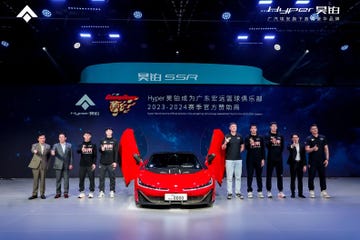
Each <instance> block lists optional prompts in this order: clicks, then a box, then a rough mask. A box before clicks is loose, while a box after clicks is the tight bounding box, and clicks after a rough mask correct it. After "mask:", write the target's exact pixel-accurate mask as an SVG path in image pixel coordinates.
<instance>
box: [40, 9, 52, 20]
mask: <svg viewBox="0 0 360 240" xmlns="http://www.w3.org/2000/svg"><path fill="white" fill-rule="evenodd" d="M41 13H42V15H43V16H44V17H47V18H49V17H51V16H52V13H51V12H50V10H48V9H43V10H42V11H41Z"/></svg>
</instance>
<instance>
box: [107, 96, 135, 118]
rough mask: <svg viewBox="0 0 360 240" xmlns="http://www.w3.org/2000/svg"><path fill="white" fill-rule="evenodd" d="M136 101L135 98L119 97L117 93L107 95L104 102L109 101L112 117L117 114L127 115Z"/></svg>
mask: <svg viewBox="0 0 360 240" xmlns="http://www.w3.org/2000/svg"><path fill="white" fill-rule="evenodd" d="M138 99H139V97H137V96H128V95H122V96H120V95H119V94H118V93H113V94H108V95H106V97H105V100H108V101H109V110H110V112H111V114H112V115H113V116H114V117H116V116H117V115H118V114H119V113H128V112H129V111H130V109H131V107H132V106H134V105H135V104H136V101H137V100H138Z"/></svg>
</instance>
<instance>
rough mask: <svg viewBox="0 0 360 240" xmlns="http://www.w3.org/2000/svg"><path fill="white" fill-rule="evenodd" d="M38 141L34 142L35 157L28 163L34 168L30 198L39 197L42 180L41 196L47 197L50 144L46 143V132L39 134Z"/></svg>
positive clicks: (32, 149)
mask: <svg viewBox="0 0 360 240" xmlns="http://www.w3.org/2000/svg"><path fill="white" fill-rule="evenodd" d="M37 140H38V142H37V143H34V144H32V146H31V152H32V153H33V157H32V159H31V161H30V163H29V165H28V167H29V168H31V169H32V174H33V190H32V195H31V196H30V197H29V200H32V199H35V198H37V197H38V190H39V182H40V197H41V199H45V198H46V196H45V179H46V171H47V169H48V163H49V159H50V148H51V147H50V145H49V144H47V143H45V141H46V137H45V134H43V133H39V134H38V139H37Z"/></svg>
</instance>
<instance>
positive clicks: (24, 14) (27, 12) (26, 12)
mask: <svg viewBox="0 0 360 240" xmlns="http://www.w3.org/2000/svg"><path fill="white" fill-rule="evenodd" d="M16 17H17V18H22V19H24V21H25V22H29V21H30V19H31V18H37V17H38V16H37V15H36V13H35V12H34V11H33V10H32V9H31V8H30V7H29V6H28V5H26V6H25V7H24V8H23V10H21V12H19V14H18V15H17V16H16Z"/></svg>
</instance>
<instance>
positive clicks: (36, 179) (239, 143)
mask: <svg viewBox="0 0 360 240" xmlns="http://www.w3.org/2000/svg"><path fill="white" fill-rule="evenodd" d="M310 133H311V134H310V135H309V136H308V137H307V138H306V140H305V144H303V143H300V141H299V135H298V134H297V133H293V134H292V135H291V143H289V144H288V145H287V146H286V148H287V150H288V159H287V164H288V165H289V168H290V190H291V198H295V188H296V181H297V195H298V197H300V198H305V196H304V194H303V176H304V173H305V172H306V171H308V188H309V197H310V198H315V191H314V189H315V186H314V179H315V176H316V174H318V176H319V180H320V190H321V196H322V197H324V198H329V197H330V196H329V194H328V193H327V192H326V171H325V170H326V167H327V166H328V164H329V147H328V144H327V139H326V137H325V136H324V135H321V134H319V131H318V127H317V125H316V124H313V125H311V126H310ZM66 140H67V138H66V135H65V133H60V134H59V142H58V143H55V144H54V145H53V146H52V147H51V146H50V145H49V144H47V143H46V137H45V134H43V133H40V134H39V135H38V142H37V143H34V144H32V147H31V152H32V153H33V157H32V159H31V161H30V163H29V165H28V166H29V168H31V169H32V173H33V190H32V195H31V196H30V197H29V200H31V199H35V198H37V197H38V193H39V190H40V197H41V198H42V199H46V196H45V179H46V172H47V169H48V166H49V162H50V158H51V157H53V158H54V164H53V168H54V170H55V176H56V194H55V198H60V197H61V196H62V193H63V197H64V198H68V197H69V172H70V171H71V170H72V169H73V158H74V156H73V147H72V144H71V143H68V142H67V141H66ZM221 148H222V149H223V150H224V151H225V169H226V182H227V198H228V199H232V198H233V192H235V196H236V197H238V198H240V199H244V196H243V194H242V192H241V177H242V152H243V151H247V154H246V171H247V197H248V198H253V197H254V194H253V187H252V181H253V177H254V173H255V177H256V184H257V197H258V198H264V197H265V196H264V194H263V181H262V171H263V167H264V166H265V162H266V190H267V197H268V198H272V192H271V188H272V186H271V185H272V174H273V172H274V170H275V172H276V181H277V189H278V195H277V196H278V197H279V198H285V197H286V195H285V194H284V191H283V189H284V186H283V151H284V149H285V142H284V136H283V135H281V134H280V133H279V131H278V125H277V123H276V122H271V123H270V130H269V132H268V134H266V135H265V136H262V135H260V134H258V129H257V125H256V124H251V125H250V133H249V134H248V135H247V136H246V137H245V138H244V137H243V136H242V135H241V134H239V133H238V132H237V124H236V123H235V122H232V123H230V125H229V133H227V134H226V135H225V138H224V142H223V144H222V145H221ZM98 151H99V152H100V161H99V167H98V168H99V195H98V197H99V198H102V197H104V196H105V177H106V174H107V175H108V176H109V180H110V193H109V196H110V197H111V198H113V197H114V194H115V169H116V167H117V164H118V162H119V156H118V142H117V140H116V139H115V138H114V137H113V129H112V128H106V129H105V137H104V138H103V139H102V140H101V141H100V146H99V148H97V145H96V144H95V143H93V142H92V140H91V132H89V131H86V132H84V133H83V142H82V143H81V144H79V145H78V147H77V149H76V152H77V153H78V154H80V168H79V196H78V197H79V198H84V197H86V194H85V186H84V185H85V178H86V176H88V179H89V193H88V197H89V198H93V197H94V191H95V169H96V164H97V152H98ZM265 159H266V161H265ZM234 178H235V184H234V185H235V186H233V179H234ZM62 183H63V188H62ZM39 185H40V189H39ZM233 189H234V191H233Z"/></svg>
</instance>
